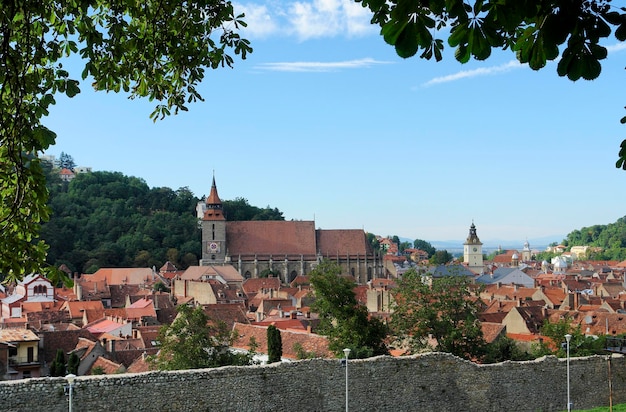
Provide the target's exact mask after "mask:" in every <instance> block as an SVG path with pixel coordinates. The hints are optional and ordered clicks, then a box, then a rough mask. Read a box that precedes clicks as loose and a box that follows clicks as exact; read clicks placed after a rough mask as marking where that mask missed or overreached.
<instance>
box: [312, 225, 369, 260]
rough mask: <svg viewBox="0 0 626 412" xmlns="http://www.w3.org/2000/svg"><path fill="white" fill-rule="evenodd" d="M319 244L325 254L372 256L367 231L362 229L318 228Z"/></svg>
mask: <svg viewBox="0 0 626 412" xmlns="http://www.w3.org/2000/svg"><path fill="white" fill-rule="evenodd" d="M317 243H318V244H317V246H318V249H319V251H320V252H321V254H322V255H323V256H340V257H342V256H346V255H349V256H351V257H352V256H361V257H365V256H370V255H372V254H373V252H372V248H371V245H370V244H369V243H368V242H367V238H366V236H365V232H363V230H360V229H336V230H318V231H317Z"/></svg>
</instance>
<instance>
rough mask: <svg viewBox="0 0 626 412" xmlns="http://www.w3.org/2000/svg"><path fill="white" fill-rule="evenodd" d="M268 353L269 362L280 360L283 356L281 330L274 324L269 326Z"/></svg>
mask: <svg viewBox="0 0 626 412" xmlns="http://www.w3.org/2000/svg"><path fill="white" fill-rule="evenodd" d="M267 355H268V359H267V362H268V363H274V362H280V359H281V358H282V356H283V340H282V337H281V336H280V330H278V328H277V327H276V326H274V325H269V326H268V327H267Z"/></svg>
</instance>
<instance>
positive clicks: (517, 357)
mask: <svg viewBox="0 0 626 412" xmlns="http://www.w3.org/2000/svg"><path fill="white" fill-rule="evenodd" d="M532 358H533V356H532V355H531V354H529V353H527V352H525V351H523V350H522V349H520V348H519V346H518V345H517V344H516V343H515V341H514V340H513V339H511V338H509V337H508V336H500V337H498V338H497V339H496V340H495V341H493V342H491V343H489V344H487V345H486V346H485V356H484V357H483V359H482V361H483V363H497V362H504V361H507V360H512V361H524V360H530V359H532Z"/></svg>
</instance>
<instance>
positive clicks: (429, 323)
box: [391, 269, 484, 359]
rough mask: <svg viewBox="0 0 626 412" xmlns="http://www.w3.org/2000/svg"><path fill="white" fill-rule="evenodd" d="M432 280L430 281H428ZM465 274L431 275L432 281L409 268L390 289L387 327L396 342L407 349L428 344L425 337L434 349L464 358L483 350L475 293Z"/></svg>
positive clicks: (478, 355) (411, 349)
mask: <svg viewBox="0 0 626 412" xmlns="http://www.w3.org/2000/svg"><path fill="white" fill-rule="evenodd" d="M429 283H432V284H429ZM470 285H471V280H469V279H467V277H466V276H445V277H441V278H433V279H432V282H427V281H426V279H425V278H424V277H423V276H422V275H421V274H419V273H418V272H417V271H416V270H415V269H410V270H408V271H407V272H405V273H404V274H403V275H402V279H399V280H398V282H397V287H396V288H395V289H394V290H393V295H394V305H393V314H392V318H391V327H392V330H393V332H394V334H395V335H396V337H397V339H398V340H399V341H400V342H405V343H406V345H407V346H408V348H409V349H410V351H411V352H414V353H415V352H419V351H421V350H424V349H426V348H427V347H428V338H429V337H432V338H434V339H435V340H436V342H437V344H436V347H435V348H434V349H435V350H437V351H442V352H449V353H452V354H454V355H456V356H460V357H462V358H465V359H478V358H481V357H482V356H483V353H484V341H483V335H482V331H481V328H480V322H479V321H478V313H479V311H480V307H479V303H478V300H477V296H478V294H477V293H475V292H474V291H473V290H472V288H471V287H470Z"/></svg>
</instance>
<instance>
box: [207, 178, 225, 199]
mask: <svg viewBox="0 0 626 412" xmlns="http://www.w3.org/2000/svg"><path fill="white" fill-rule="evenodd" d="M206 204H207V205H221V204H222V201H221V200H220V197H219V196H218V194H217V186H216V185H215V176H213V184H212V185H211V193H209V196H207V198H206Z"/></svg>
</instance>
